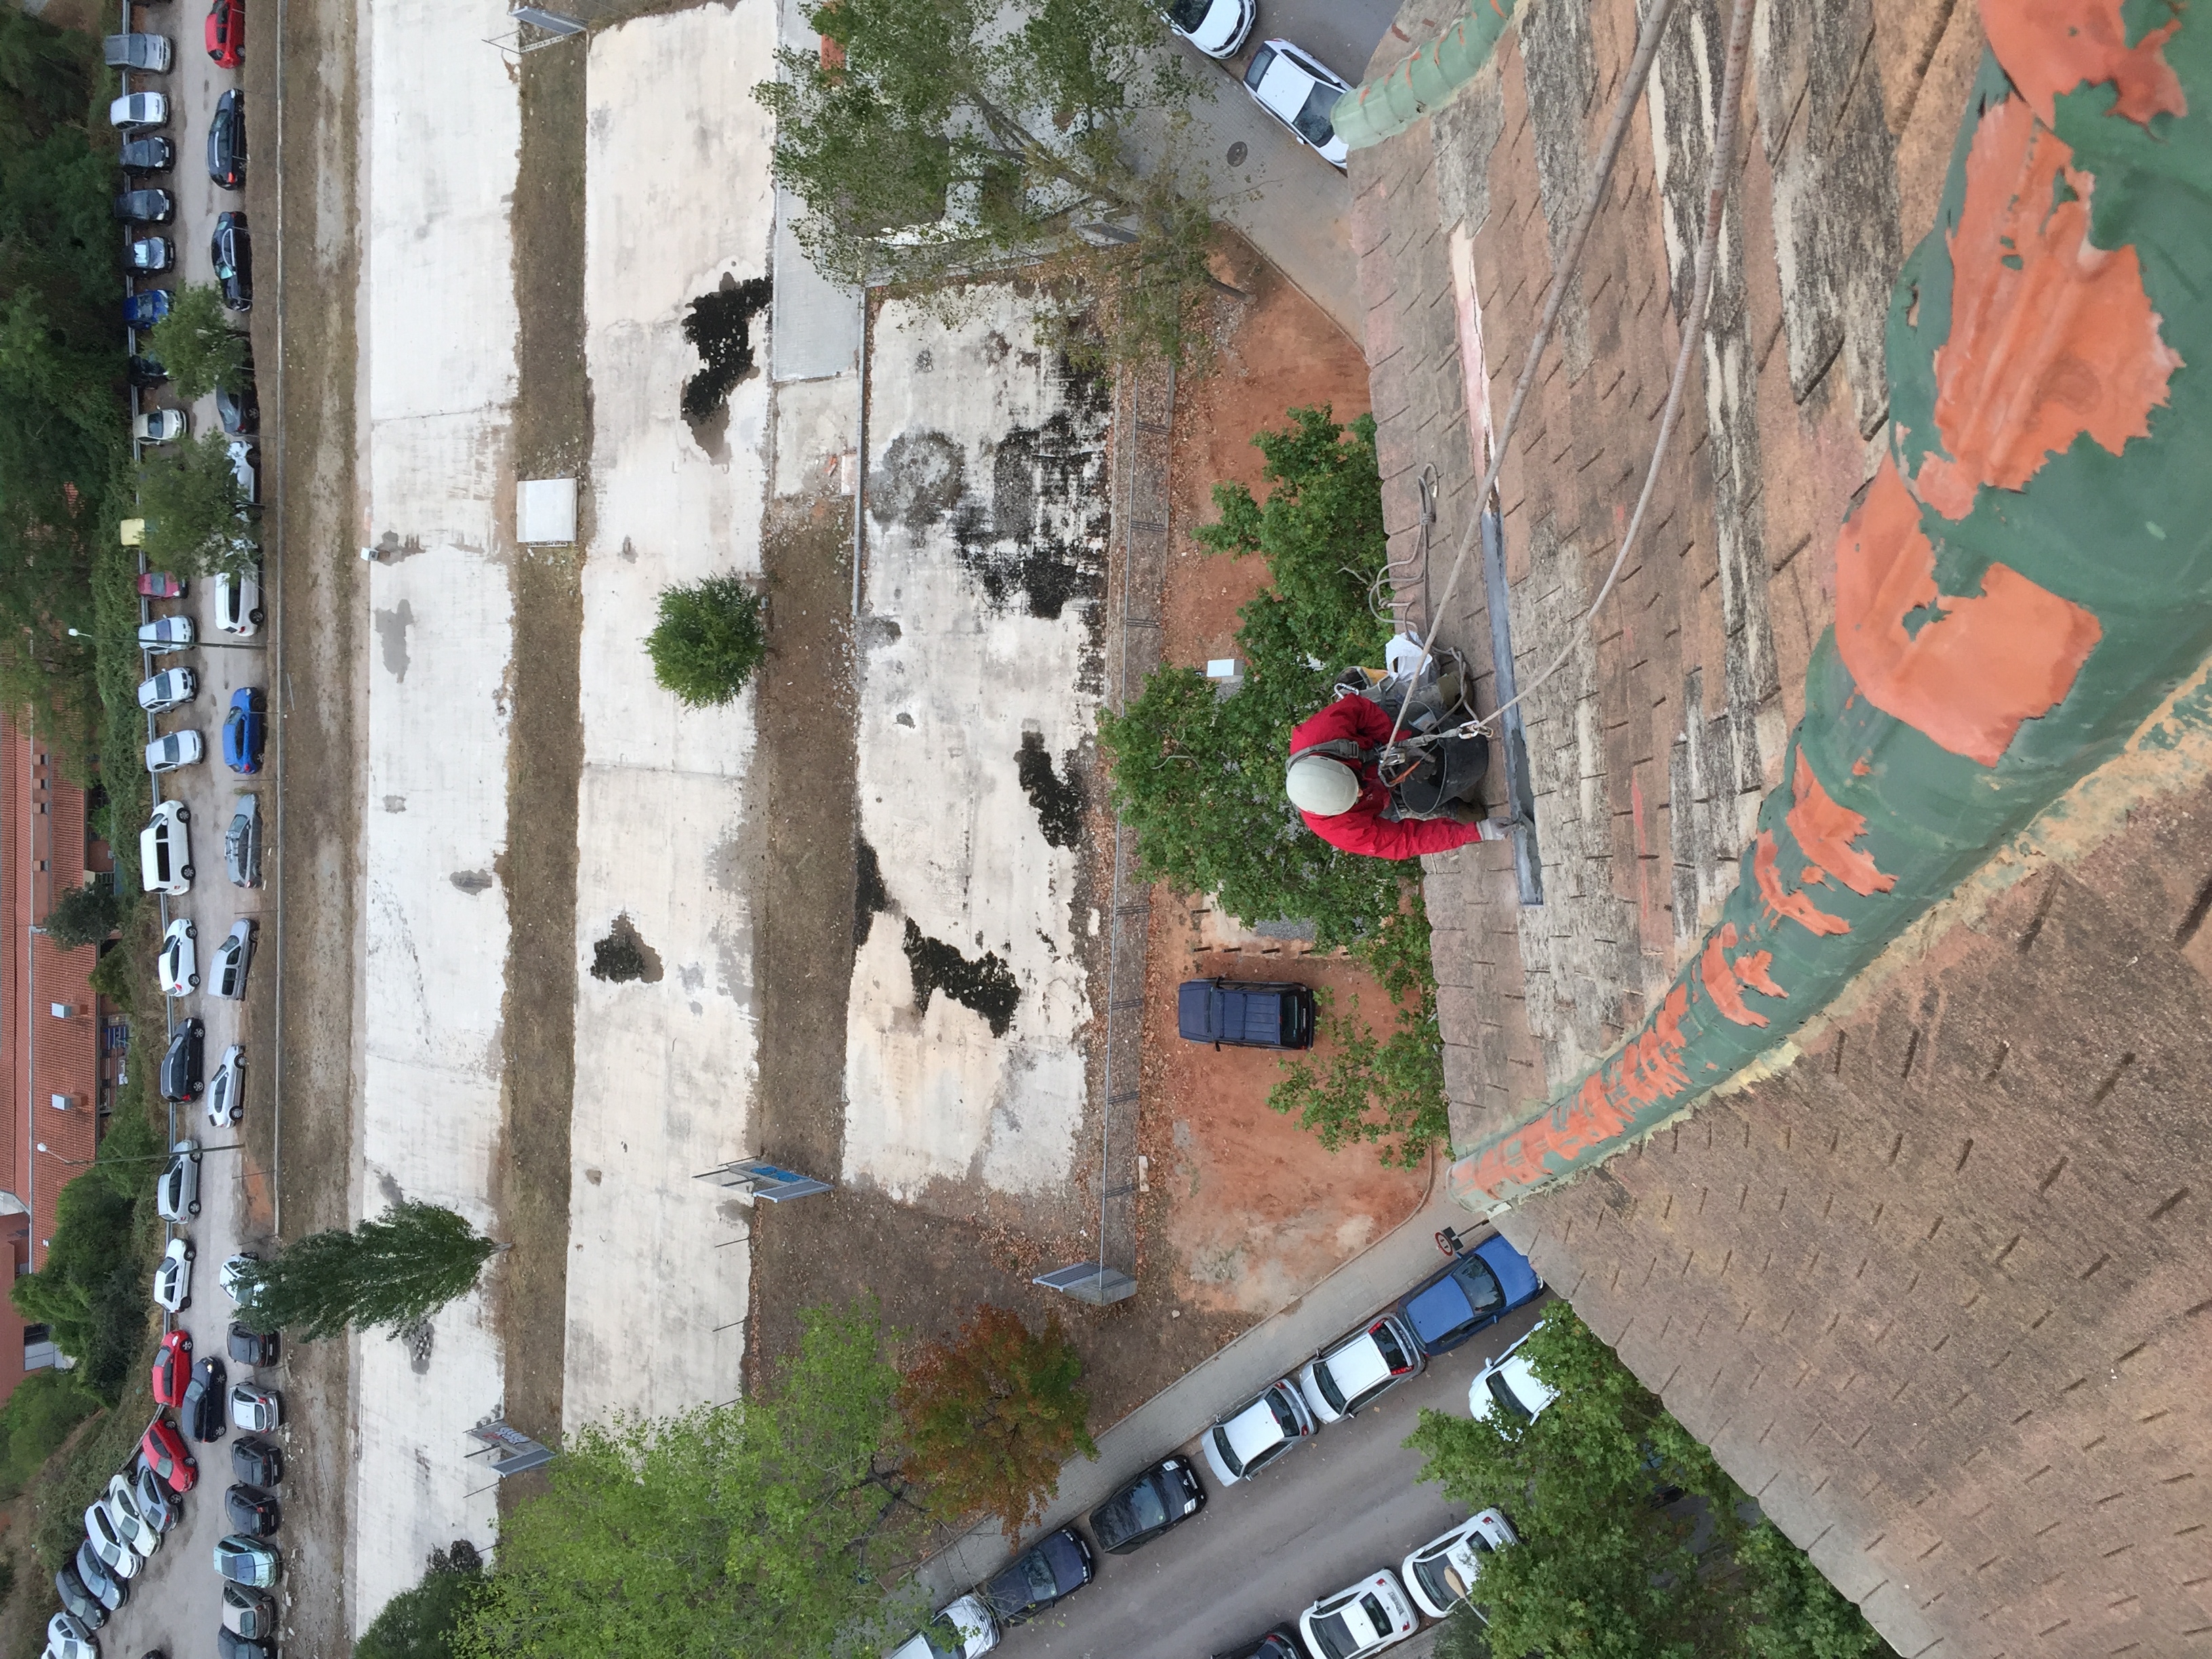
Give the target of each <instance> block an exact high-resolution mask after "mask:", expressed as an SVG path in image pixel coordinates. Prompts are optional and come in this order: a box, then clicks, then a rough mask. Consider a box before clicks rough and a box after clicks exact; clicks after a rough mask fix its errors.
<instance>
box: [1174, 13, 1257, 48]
mask: <svg viewBox="0 0 2212 1659" xmlns="http://www.w3.org/2000/svg"><path fill="white" fill-rule="evenodd" d="M1160 10H1161V12H1162V14H1163V15H1165V16H1166V18H1167V20H1168V27H1170V28H1171V29H1173V30H1174V31H1175V32H1176V33H1177V34H1180V35H1181V36H1182V38H1183V39H1184V40H1188V41H1189V42H1190V43H1191V45H1193V46H1196V47H1197V48H1198V49H1199V50H1200V52H1204V53H1205V54H1206V56H1207V57H1208V58H1234V57H1235V56H1236V55H1237V48H1238V47H1239V46H1243V44H1244V37H1245V36H1246V35H1248V34H1249V33H1251V32H1252V20H1253V19H1254V18H1255V17H1257V16H1258V15H1260V14H1259V9H1258V8H1257V7H1255V5H1254V4H1253V3H1252V0H1165V3H1164V4H1163V5H1162V6H1161V8H1160Z"/></svg>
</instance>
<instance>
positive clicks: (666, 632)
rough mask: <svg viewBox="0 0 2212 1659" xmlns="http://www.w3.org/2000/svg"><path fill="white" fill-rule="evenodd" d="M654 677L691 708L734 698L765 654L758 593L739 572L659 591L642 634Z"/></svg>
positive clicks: (764, 635) (712, 705) (764, 634)
mask: <svg viewBox="0 0 2212 1659" xmlns="http://www.w3.org/2000/svg"><path fill="white" fill-rule="evenodd" d="M645 651H646V654H647V656H648V657H650V658H652V659H653V678H655V679H657V680H659V682H660V684H661V688H662V690H666V691H672V692H673V693H675V695H676V696H677V698H678V701H680V702H684V704H686V705H687V706H689V707H690V708H714V707H715V706H716V705H718V704H720V703H726V702H730V701H732V699H733V698H735V697H736V696H737V695H738V692H740V691H742V690H744V689H745V682H747V681H748V680H750V679H751V678H752V677H753V673H754V671H755V670H757V669H758V668H759V666H760V665H761V663H762V660H763V659H764V658H766V657H767V655H768V629H767V625H766V621H765V619H764V617H763V615H762V604H761V597H760V595H759V594H757V593H756V592H753V591H752V589H751V588H750V587H748V586H745V584H744V580H743V579H741V578H739V577H737V576H707V577H703V578H702V579H701V580H698V581H696V582H684V583H681V584H679V585H678V586H674V587H665V588H663V589H662V590H661V592H660V618H659V621H658V622H657V623H654V624H653V632H652V633H650V634H648V635H646V637H645Z"/></svg>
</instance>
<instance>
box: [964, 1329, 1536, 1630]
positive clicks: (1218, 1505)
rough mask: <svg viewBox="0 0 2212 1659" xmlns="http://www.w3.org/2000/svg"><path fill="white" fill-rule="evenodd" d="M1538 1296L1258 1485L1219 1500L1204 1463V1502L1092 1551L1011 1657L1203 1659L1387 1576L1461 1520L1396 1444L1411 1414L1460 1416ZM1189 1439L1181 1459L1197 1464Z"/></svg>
mask: <svg viewBox="0 0 2212 1659" xmlns="http://www.w3.org/2000/svg"><path fill="white" fill-rule="evenodd" d="M1547 1299H1548V1298H1547V1297H1539V1298H1538V1299H1537V1300H1536V1301H1535V1302H1534V1303H1531V1304H1529V1305H1528V1306H1527V1307H1525V1308H1521V1309H1517V1310H1515V1311H1514V1312H1513V1313H1512V1314H1511V1315H1510V1316H1508V1317H1506V1318H1505V1319H1504V1320H1501V1321H1500V1322H1498V1324H1496V1325H1494V1326H1492V1327H1491V1328H1490V1329H1488V1330H1486V1331H1485V1332H1483V1333H1482V1334H1480V1336H1478V1337H1477V1338H1476V1339H1475V1340H1474V1341H1472V1342H1470V1343H1468V1345H1467V1346H1465V1347H1463V1348H1461V1349H1460V1350H1459V1351H1458V1352H1455V1353H1449V1354H1446V1355H1445V1356H1444V1357H1443V1358H1441V1359H1438V1360H1435V1361H1433V1362H1431V1364H1430V1366H1429V1368H1428V1370H1426V1371H1425V1372H1423V1373H1422V1375H1421V1376H1419V1377H1417V1378H1415V1379H1414V1380H1413V1382H1412V1383H1406V1384H1403V1385H1401V1386H1400V1387H1399V1388H1397V1389H1394V1390H1392V1391H1391V1392H1390V1393H1389V1394H1387V1395H1383V1398H1382V1399H1381V1400H1379V1401H1376V1403H1375V1404H1374V1405H1372V1406H1370V1407H1368V1408H1367V1409H1366V1410H1365V1411H1364V1412H1362V1413H1360V1414H1359V1415H1358V1417H1356V1418H1353V1419H1352V1420H1351V1421H1350V1422H1348V1423H1337V1424H1333V1425H1330V1426H1328V1427H1327V1428H1324V1429H1323V1430H1322V1431H1321V1433H1320V1434H1318V1435H1317V1436H1316V1437H1314V1439H1313V1440H1312V1441H1311V1442H1310V1443H1307V1444H1306V1445H1304V1446H1301V1447H1300V1448H1298V1449H1297V1450H1296V1451H1294V1452H1292V1453H1291V1454H1290V1455H1288V1456H1286V1457H1285V1458H1283V1459H1282V1460H1281V1461H1280V1462H1278V1463H1277V1464H1276V1465H1275V1466H1274V1467H1273V1468H1271V1469H1269V1470H1267V1472H1266V1473H1264V1474H1261V1476H1260V1477H1259V1478H1258V1479H1257V1480H1251V1481H1247V1482H1243V1483H1242V1484H1239V1485H1237V1486H1231V1487H1230V1488H1228V1489H1227V1490H1226V1491H1224V1490H1223V1489H1222V1487H1221V1486H1220V1483H1219V1482H1218V1481H1217V1480H1214V1479H1213V1476H1212V1472H1211V1471H1210V1470H1208V1469H1206V1468H1205V1467H1204V1465H1203V1463H1200V1475H1199V1478H1200V1480H1202V1481H1204V1482H1205V1484H1206V1507H1205V1508H1204V1509H1203V1510H1200V1512H1199V1513H1198V1514H1197V1515H1195V1516H1193V1517H1192V1518H1191V1519H1190V1520H1188V1521H1186V1522H1183V1524H1182V1526H1180V1527H1178V1528H1176V1529H1175V1530H1174V1531H1172V1532H1170V1533H1168V1534H1165V1535H1164V1537H1161V1538H1159V1539H1157V1540H1155V1541H1153V1542H1152V1544H1150V1545H1148V1546H1146V1547H1145V1548H1143V1549H1141V1550H1139V1551H1137V1552H1135V1553H1133V1554H1130V1555H1126V1556H1112V1555H1103V1554H1102V1555H1100V1556H1099V1557H1098V1562H1099V1565H1098V1573H1097V1577H1096V1578H1094V1579H1093V1580H1092V1581H1091V1583H1090V1584H1089V1585H1087V1586H1086V1587H1085V1588H1084V1589H1081V1590H1079V1591H1078V1592H1077V1593H1076V1594H1075V1595H1072V1596H1070V1597H1068V1598H1067V1600H1066V1601H1063V1602H1062V1603H1060V1610H1059V1612H1058V1613H1057V1614H1056V1615H1055V1614H1054V1613H1047V1614H1045V1615H1044V1616H1042V1617H1041V1618H1039V1619H1038V1620H1036V1621H1035V1622H1034V1623H1032V1624H1030V1625H1026V1626H1023V1627H1022V1628H1020V1629H1018V1630H1015V1631H1011V1632H1008V1633H1007V1635H1006V1639H1005V1641H1004V1642H1003V1643H1002V1644H1001V1645H1000V1652H1001V1653H1004V1654H1006V1655H1008V1656H1017V1659H1018V1656H1036V1655H1044V1654H1051V1655H1054V1656H1064V1659H1134V1656H1138V1655H1146V1656H1151V1659H1182V1656H1189V1659H1201V1656H1205V1655H1209V1654H1216V1653H1220V1652H1224V1651H1226V1650H1230V1649H1231V1646H1232V1644H1235V1643H1237V1642H1238V1641H1240V1640H1243V1639H1244V1638H1250V1637H1256V1636H1257V1635H1259V1634H1260V1633H1261V1632H1262V1631H1264V1630H1266V1629H1267V1627H1268V1626H1271V1625H1273V1624H1277V1623H1280V1622H1285V1621H1293V1620H1296V1619H1297V1615H1298V1614H1299V1613H1303V1612H1304V1610H1305V1609H1306V1608H1307V1607H1310V1606H1311V1605H1312V1604H1313V1602H1314V1601H1316V1600H1318V1599H1319V1598H1320V1597H1322V1596H1323V1595H1329V1594H1331V1593H1333V1592H1334V1591H1336V1590H1340V1589H1343V1588H1345V1586H1346V1585H1347V1584H1351V1583H1355V1582H1357V1581H1358V1580H1359V1579H1361V1578H1364V1577H1366V1576H1367V1575H1369V1574H1370V1573H1371V1572H1373V1571H1375V1570H1376V1568H1378V1567H1388V1568H1389V1569H1390V1570H1391V1571H1393V1572H1395V1571H1397V1568H1398V1564H1399V1563H1400V1562H1401V1561H1402V1560H1404V1559H1405V1558H1406V1557H1407V1555H1409V1554H1411V1553H1413V1551H1414V1550H1415V1549H1416V1548H1418V1547H1419V1546H1421V1545H1423V1544H1425V1543H1427V1542H1428V1541H1429V1540H1431V1538H1434V1537H1436V1536H1437V1534H1439V1533H1442V1532H1444V1531H1446V1530H1447V1529H1448V1528H1450V1527H1452V1526H1453V1525H1455V1523H1457V1522H1460V1521H1462V1520H1464V1519H1466V1517H1467V1515H1468V1511H1467V1510H1464V1509H1462V1508H1460V1507H1458V1506H1456V1505H1455V1504H1452V1503H1450V1502H1449V1500H1447V1499H1446V1498H1445V1497H1444V1496H1443V1492H1441V1491H1440V1490H1439V1489H1438V1488H1437V1486H1434V1485H1424V1484H1423V1483H1422V1482H1421V1481H1420V1480H1419V1474H1420V1471H1421V1459H1420V1457H1419V1455H1418V1454H1416V1453H1413V1452H1410V1451H1407V1449H1405V1447H1404V1445H1403V1444H1402V1442H1403V1441H1404V1439H1405V1437H1407V1435H1408V1434H1409V1433H1411V1432H1412V1431H1413V1425H1414V1423H1415V1421H1416V1420H1417V1419H1418V1418H1419V1413H1420V1410H1421V1408H1422V1407H1432V1408H1434V1409H1435V1410H1437V1411H1443V1412H1451V1413H1465V1412H1466V1410H1467V1390H1468V1384H1469V1383H1472V1382H1473V1381H1474V1374H1475V1373H1476V1372H1477V1371H1478V1370H1480V1369H1481V1368H1482V1366H1483V1365H1484V1364H1486V1362H1487V1361H1488V1360H1489V1359H1490V1358H1492V1356H1493V1355H1495V1354H1497V1353H1498V1352H1502V1351H1503V1350H1504V1348H1505V1347H1506V1346H1508V1345H1509V1344H1510V1343H1512V1342H1514V1341H1515V1340H1518V1339H1519V1338H1520V1337H1521V1336H1522V1335H1523V1334H1526V1332H1527V1331H1528V1328H1529V1327H1531V1326H1532V1325H1534V1323H1535V1322H1536V1320H1537V1318H1538V1317H1539V1316H1541V1314H1542V1312H1543V1310H1544V1306H1545V1303H1546V1301H1547ZM1197 1448H1198V1442H1197V1439H1196V1437H1193V1438H1192V1439H1191V1440H1190V1441H1189V1442H1188V1443H1186V1445H1185V1446H1184V1450H1185V1451H1186V1452H1187V1453H1188V1455H1191V1456H1192V1457H1193V1458H1194V1459H1195V1458H1196V1457H1197V1456H1198V1449H1197Z"/></svg>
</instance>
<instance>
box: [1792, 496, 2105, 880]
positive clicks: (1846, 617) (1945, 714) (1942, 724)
mask: <svg viewBox="0 0 2212 1659" xmlns="http://www.w3.org/2000/svg"><path fill="white" fill-rule="evenodd" d="M1916 611H1917V612H1919V613H1920V614H1921V616H1922V617H1923V618H1924V620H1923V621H1922V623H1921V625H1920V629H1919V631H1918V632H1917V633H1914V632H1912V631H1911V630H1910V629H1907V628H1906V626H1905V620H1906V618H1907V617H1910V616H1911V615H1912V614H1913V613H1915V612H1916ZM2103 634H2104V629H2103V628H2102V626H2101V625H2100V623H2098V621H2097V619H2096V617H2093V616H2092V615H2091V614H2090V613H2089V612H2088V611H2085V610H2083V609H2082V608H2081V606H2080V605H2075V604H2074V603H2073V602H2072V601H2071V600H2070V599H2061V598H2060V597H2059V596H2058V595H2057V594H2056V593H2053V592H2050V591H2049V590H2048V589H2047V588H2043V587H2039V586H2037V585H2036V584H2035V583H2033V582H2032V581H2030V580H2028V579H2027V577H2025V576H2023V575H2021V574H2019V573H2018V572H2017V571H2015V570H2011V569H2008V568H2006V567H2005V566H2003V565H2001V564H1993V565H1991V566H1990V568H1988V569H1987V570H1986V571H1985V572H1984V573H1983V575H1982V591H1981V592H1980V593H1978V594H1970V595H1955V596H1954V595H1950V594H1938V593H1937V592H1936V550H1935V548H1934V547H1933V546H1932V545H1930V544H1929V540H1928V538H1927V536H1926V535H1925V534H1924V533H1923V532H1922V530H1921V528H1920V507H1919V504H1918V503H1917V501H1914V500H1913V499H1912V495H1911V492H1910V491H1909V490H1907V489H1905V481H1904V479H1902V478H1900V477H1899V476H1898V473H1897V469H1896V467H1895V466H1894V465H1893V464H1892V463H1890V462H1889V461H1887V460H1885V461H1883V463H1882V465H1881V471H1879V472H1877V473H1876V474H1875V480H1874V483H1873V484H1872V486H1871V487H1870V488H1869V489H1868V491H1867V498H1866V500H1865V501H1863V502H1861V503H1860V504H1859V507H1858V510H1857V512H1855V513H1852V514H1851V516H1850V518H1849V519H1848V520H1845V521H1844V528H1843V533H1842V534H1841V536H1839V537H1838V539H1837V543H1836V648H1837V650H1838V652H1839V653H1842V656H1843V659H1844V666H1845V667H1846V668H1848V669H1850V672H1851V678H1852V679H1853V680H1854V681H1855V682H1857V685H1858V688H1859V690H1862V691H1863V692H1865V693H1866V695H1867V698H1868V700H1869V702H1872V703H1873V704H1874V705H1875V708H1879V709H1881V710H1882V711H1883V712H1884V713H1885V714H1891V715H1893V716H1894V717H1895V718H1897V719H1899V720H1903V721H1904V722H1905V724H1906V725H1907V726H1911V727H1912V728H1913V729H1914V730H1915V731H1917V732H1923V733H1925V734H1926V735H1927V736H1928V737H1929V738H1931V739H1933V740H1934V741H1935V742H1936V743H1937V744H1942V747H1944V748H1946V749H1948V750H1950V751H1951V752H1952V753H1953V754H1954V755H1964V756H1966V757H1967V758H1968V759H1970V760H1975V761H1978V762H1980V763H1982V764H1983V765H1984V766H1995V765H1996V763H1997V761H1998V758H1999V757H2001V756H2002V755H2003V753H2004V751H2005V749H2006V747H2007V746H2008V744H2010V743H2011V742H2012V740H2013V735H2014V733H2015V732H2018V731H2019V730H2020V726H2021V721H2023V720H2033V719H2034V718H2035V717H2036V716H2038V715H2039V714H2046V713H2048V712H2049V711H2050V710H2051V709H2052V708H2056V707H2057V705H2058V704H2059V702H2061V701H2063V699H2064V697H2065V696H2066V694H2067V692H2069V690H2072V689H2073V686H2074V678H2075V675H2076V674H2078V673H2080V672H2081V665H2082V663H2083V662H2084V661H2085V660H2086V659H2087V657H2088V655H2089V652H2090V650H2091V648H2092V647H2094V646H2095V645H2096V643H2097V641H2098V640H2099V639H2100V638H2101V637H2102V636H2103ZM1853 816H1856V814H1854V815H1853ZM1816 827H1817V826H1816ZM1791 829H1792V830H1793V832H1794V831H1795V830H1796V825H1795V824H1794V823H1793V824H1792V825H1791ZM1806 851H1807V852H1808V853H1810V854H1813V855H1814V857H1816V858H1817V857H1819V856H1820V855H1819V854H1817V853H1814V849H1813V848H1812V847H1811V846H1810V845H1808V846H1807V848H1806ZM1822 861H1823V862H1826V860H1822ZM1829 867H1830V869H1832V870H1833V869H1835V868H1836V866H1832V865H1831V866H1829Z"/></svg>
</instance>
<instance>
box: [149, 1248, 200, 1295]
mask: <svg viewBox="0 0 2212 1659" xmlns="http://www.w3.org/2000/svg"><path fill="white" fill-rule="evenodd" d="M196 1254H197V1252H195V1251H194V1250H193V1249H192V1242H191V1240H190V1239H188V1238H173V1239H171V1240H170V1241H169V1248H168V1249H166V1250H164V1251H163V1252H162V1253H161V1266H160V1267H156V1268H155V1269H154V1300H155V1301H156V1302H158V1303H159V1304H161V1306H163V1307H165V1308H167V1310H169V1311H170V1312H171V1313H177V1312H179V1311H181V1310H184V1309H185V1308H189V1307H191V1305H192V1257H193V1256H194V1255H196Z"/></svg>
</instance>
